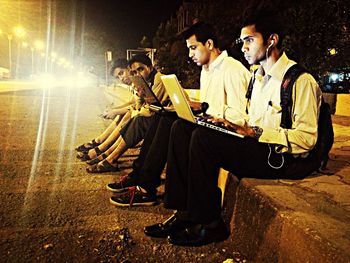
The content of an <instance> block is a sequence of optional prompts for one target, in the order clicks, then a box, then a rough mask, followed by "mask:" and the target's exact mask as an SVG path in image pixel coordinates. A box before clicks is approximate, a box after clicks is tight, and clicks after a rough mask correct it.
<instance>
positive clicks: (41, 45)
mask: <svg viewBox="0 0 350 263" xmlns="http://www.w3.org/2000/svg"><path fill="white" fill-rule="evenodd" d="M34 48H35V49H36V50H37V51H38V57H37V60H36V61H37V62H36V65H37V66H36V71H38V63H39V60H40V59H41V57H40V53H41V51H42V50H43V49H44V42H43V41H41V40H35V42H34ZM33 52H34V50H33ZM44 56H45V53H44V55H42V57H44ZM32 58H33V61H34V53H32ZM33 64H34V62H33Z"/></svg>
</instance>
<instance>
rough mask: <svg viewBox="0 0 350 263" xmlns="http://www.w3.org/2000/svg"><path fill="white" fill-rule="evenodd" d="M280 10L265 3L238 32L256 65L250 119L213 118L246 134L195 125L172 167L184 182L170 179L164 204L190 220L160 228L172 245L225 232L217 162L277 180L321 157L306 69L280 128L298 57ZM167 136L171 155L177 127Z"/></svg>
mask: <svg viewBox="0 0 350 263" xmlns="http://www.w3.org/2000/svg"><path fill="white" fill-rule="evenodd" d="M277 13H278V12H275V13H274V12H268V11H267V10H266V9H264V10H263V11H262V12H255V13H254V14H251V16H248V17H247V18H246V20H245V23H244V25H243V27H242V30H241V36H240V38H241V40H242V42H243V46H242V52H243V53H244V56H245V58H246V60H247V61H248V62H249V64H251V65H253V64H260V68H259V70H258V71H257V72H256V73H255V77H253V80H254V84H253V90H252V94H251V100H250V103H249V105H248V104H247V110H248V117H249V118H248V119H247V121H246V123H245V124H244V125H243V126H242V127H238V126H237V125H235V124H232V123H231V122H230V121H227V120H224V119H222V120H217V121H221V122H222V123H223V124H224V125H225V126H227V127H230V128H235V129H237V132H238V133H240V134H243V135H245V138H244V139H241V138H236V137H234V136H228V135H222V134H219V133H217V132H215V131H211V130H208V129H205V128H198V129H196V130H195V132H194V133H192V136H191V139H190V141H189V142H186V143H189V144H190V148H189V153H188V159H187V160H186V162H184V164H183V165H182V166H177V169H175V170H174V171H175V173H176V174H174V175H173V176H174V177H175V176H176V175H182V174H185V176H183V178H185V180H186V181H185V182H184V183H181V182H180V183H179V182H178V184H177V185H168V187H167V189H166V190H167V191H168V195H167V199H166V201H167V202H166V204H171V207H170V208H173V209H177V210H178V211H179V210H180V211H183V212H185V213H186V216H187V218H185V219H183V218H177V219H173V220H172V221H171V222H170V223H169V222H165V223H163V224H159V225H158V228H157V229H158V230H159V231H158V232H166V231H167V232H168V235H169V237H168V239H169V242H170V243H172V244H174V245H183V246H200V245H205V244H208V243H212V242H219V241H222V240H224V239H226V238H227V237H228V232H227V230H226V228H225V226H224V224H223V222H222V219H221V216H220V213H221V191H220V189H219V188H218V187H217V180H218V171H219V169H220V167H223V168H225V169H226V170H229V171H231V172H232V173H233V174H235V175H236V176H238V177H239V178H242V177H254V178H274V179H275V178H290V179H300V178H304V177H305V176H307V175H309V174H310V173H312V172H313V171H315V170H316V169H317V168H318V167H319V161H318V160H317V158H316V157H315V156H314V155H313V154H310V151H311V150H312V149H313V147H314V146H315V144H316V141H317V130H318V115H319V109H320V105H321V96H322V95H321V91H320V88H319V87H318V85H317V83H316V81H315V79H314V78H313V77H312V76H311V75H310V74H308V73H304V74H301V75H300V76H299V77H298V78H297V80H296V81H295V83H294V85H293V93H292V94H293V96H292V98H293V108H292V126H291V128H288V129H287V128H281V127H280V125H281V108H280V91H281V83H282V80H283V77H284V74H285V73H286V71H287V70H288V69H289V68H290V67H291V66H292V65H294V64H295V62H294V61H292V60H289V59H288V57H287V56H286V54H285V53H284V52H283V50H282V41H283V31H282V30H281V23H279V21H278V19H277V18H276V14H277ZM176 132H177V131H176ZM172 138H173V140H172V141H171V142H170V143H171V144H170V145H169V148H170V149H169V153H170V154H171V153H172V152H173V153H176V145H177V144H179V143H180V142H181V139H180V138H177V137H176V133H175V130H174V134H172ZM168 161H169V160H168ZM168 174H169V172H168ZM182 188H184V189H183V190H181V189H182ZM176 191H177V192H179V191H181V192H183V193H184V194H183V196H182V197H178V196H177V197H178V198H179V199H178V200H176V199H175V194H174V193H175V192H176ZM169 194H171V196H169ZM153 228H154V229H155V228H156V227H155V226H153ZM158 234H159V233H158Z"/></svg>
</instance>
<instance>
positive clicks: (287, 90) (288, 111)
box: [246, 64, 334, 172]
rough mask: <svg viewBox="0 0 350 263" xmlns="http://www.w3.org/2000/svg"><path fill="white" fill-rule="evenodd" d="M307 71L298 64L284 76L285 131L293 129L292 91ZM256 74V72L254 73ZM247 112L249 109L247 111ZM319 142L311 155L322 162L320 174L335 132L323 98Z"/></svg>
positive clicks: (318, 129) (283, 117)
mask: <svg viewBox="0 0 350 263" xmlns="http://www.w3.org/2000/svg"><path fill="white" fill-rule="evenodd" d="M306 72H307V71H306V69H304V68H302V67H301V66H299V65H298V64H295V65H293V66H291V67H290V68H289V69H288V70H287V72H286V73H285V74H284V77H283V80H282V83H281V105H280V106H281V109H282V115H281V124H280V126H281V127H282V128H285V129H290V128H291V127H292V108H293V99H292V89H293V85H294V82H295V81H296V80H297V78H298V77H299V76H300V75H301V74H303V73H306ZM254 73H255V72H254ZM253 84H254V79H251V81H250V82H249V86H248V91H247V94H246V98H247V99H248V101H249V100H250V98H251V95H252V91H253ZM246 110H247V109H246ZM317 133H318V137H317V142H316V145H315V146H314V148H313V149H312V150H311V151H310V154H312V155H314V156H315V157H316V158H317V160H318V161H319V162H320V167H319V168H318V171H319V172H323V171H324V170H325V169H326V166H327V162H328V159H329V156H328V154H329V151H330V150H331V148H332V146H333V142H334V132H333V125H332V117H331V110H330V106H329V104H328V103H326V102H325V101H324V99H323V98H322V102H321V107H320V115H319V118H318V128H317Z"/></svg>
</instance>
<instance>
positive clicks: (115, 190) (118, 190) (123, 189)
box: [106, 184, 129, 193]
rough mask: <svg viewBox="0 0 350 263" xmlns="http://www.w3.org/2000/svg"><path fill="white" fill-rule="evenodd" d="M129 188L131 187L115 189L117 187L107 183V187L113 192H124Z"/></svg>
mask: <svg viewBox="0 0 350 263" xmlns="http://www.w3.org/2000/svg"><path fill="white" fill-rule="evenodd" d="M128 188H129V187H125V188H121V189H115V188H112V187H109V186H108V184H107V185H106V189H107V190H108V191H111V192H113V193H124V192H126V191H128Z"/></svg>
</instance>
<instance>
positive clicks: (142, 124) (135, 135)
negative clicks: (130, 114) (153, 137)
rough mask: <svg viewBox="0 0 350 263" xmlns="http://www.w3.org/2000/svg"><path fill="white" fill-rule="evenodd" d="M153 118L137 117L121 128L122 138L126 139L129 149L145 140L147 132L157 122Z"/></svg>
mask: <svg viewBox="0 0 350 263" xmlns="http://www.w3.org/2000/svg"><path fill="white" fill-rule="evenodd" d="M153 116H154V115H152V116H147V117H145V116H136V117H134V118H132V119H130V120H129V121H128V122H127V123H126V124H125V125H124V127H123V128H121V130H120V136H121V137H122V138H123V139H124V141H125V143H126V145H127V147H129V148H130V147H133V146H135V145H136V144H138V143H139V142H140V141H141V140H142V139H144V137H145V135H146V132H147V130H148V129H149V127H151V126H152V125H154V122H155V121H156V120H155V118H153Z"/></svg>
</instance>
